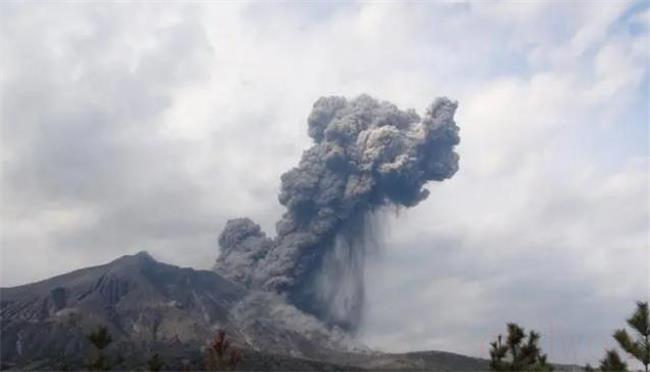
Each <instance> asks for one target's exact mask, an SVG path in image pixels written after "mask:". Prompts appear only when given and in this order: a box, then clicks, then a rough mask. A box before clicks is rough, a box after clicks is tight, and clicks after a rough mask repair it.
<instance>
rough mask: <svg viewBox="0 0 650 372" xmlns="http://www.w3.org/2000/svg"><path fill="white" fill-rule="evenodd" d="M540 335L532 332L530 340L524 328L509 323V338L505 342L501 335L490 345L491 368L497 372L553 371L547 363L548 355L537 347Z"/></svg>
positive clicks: (529, 335)
mask: <svg viewBox="0 0 650 372" xmlns="http://www.w3.org/2000/svg"><path fill="white" fill-rule="evenodd" d="M539 339H540V335H539V333H537V332H535V331H530V333H529V334H528V339H526V333H525V331H524V329H523V328H521V327H520V326H518V325H517V324H515V323H508V336H507V337H506V340H505V342H504V341H503V337H502V336H501V335H499V336H498V337H497V339H496V341H494V342H491V343H490V347H491V349H490V359H491V361H490V368H491V369H492V370H495V371H552V370H553V367H552V366H551V365H549V364H547V363H546V354H542V350H541V349H540V348H539V346H537V343H538V342H539Z"/></svg>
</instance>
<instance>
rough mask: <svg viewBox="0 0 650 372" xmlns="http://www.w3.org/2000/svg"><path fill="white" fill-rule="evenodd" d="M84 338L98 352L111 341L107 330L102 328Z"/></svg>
mask: <svg viewBox="0 0 650 372" xmlns="http://www.w3.org/2000/svg"><path fill="white" fill-rule="evenodd" d="M86 337H88V340H89V341H90V342H91V343H92V344H93V345H94V346H95V347H96V348H97V349H98V350H104V349H105V348H106V347H107V346H108V345H109V344H110V343H111V342H112V341H113V339H112V338H111V334H110V333H108V328H106V327H104V326H101V327H99V328H97V330H96V331H95V332H92V333H90V334H89V335H88V336H86Z"/></svg>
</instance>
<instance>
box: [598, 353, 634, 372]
mask: <svg viewBox="0 0 650 372" xmlns="http://www.w3.org/2000/svg"><path fill="white" fill-rule="evenodd" d="M600 370H601V371H627V364H625V362H624V361H623V360H622V359H621V357H620V355H618V353H617V352H616V350H613V349H612V350H607V351H606V354H605V358H604V359H602V360H601V361H600Z"/></svg>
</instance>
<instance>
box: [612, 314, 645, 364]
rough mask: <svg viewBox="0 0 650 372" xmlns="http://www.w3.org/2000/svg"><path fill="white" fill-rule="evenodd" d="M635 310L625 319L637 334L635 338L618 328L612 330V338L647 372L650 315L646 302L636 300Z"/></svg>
mask: <svg viewBox="0 0 650 372" xmlns="http://www.w3.org/2000/svg"><path fill="white" fill-rule="evenodd" d="M636 306H637V308H636V311H635V312H634V313H633V314H632V316H631V317H630V318H629V319H627V324H628V325H629V326H630V327H631V328H632V329H633V330H634V331H635V333H636V334H637V336H636V340H635V339H634V338H633V337H632V336H630V335H629V334H628V333H627V331H626V330H625V329H618V330H616V332H614V339H616V341H618V344H619V345H620V347H621V349H623V350H624V351H625V352H626V353H628V354H630V355H632V356H633V357H634V358H635V359H637V360H638V361H639V362H641V364H643V366H644V367H645V370H646V372H648V365H649V364H650V316H649V314H648V303H647V302H641V301H639V302H637V303H636Z"/></svg>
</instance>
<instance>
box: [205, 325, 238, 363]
mask: <svg viewBox="0 0 650 372" xmlns="http://www.w3.org/2000/svg"><path fill="white" fill-rule="evenodd" d="M228 349H230V355H229V356H230V357H229V358H227V356H228ZM240 361H241V353H240V352H239V350H238V349H235V348H231V343H230V340H228V339H226V332H225V331H224V330H223V329H220V330H219V331H217V336H216V337H215V338H214V339H213V340H212V342H210V344H209V345H208V348H207V353H206V360H205V367H206V370H208V371H219V370H223V369H232V368H234V367H235V366H237V364H238V363H239V362H240Z"/></svg>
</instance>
